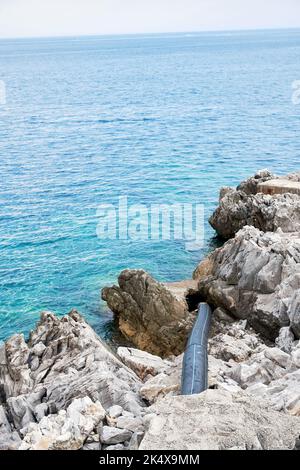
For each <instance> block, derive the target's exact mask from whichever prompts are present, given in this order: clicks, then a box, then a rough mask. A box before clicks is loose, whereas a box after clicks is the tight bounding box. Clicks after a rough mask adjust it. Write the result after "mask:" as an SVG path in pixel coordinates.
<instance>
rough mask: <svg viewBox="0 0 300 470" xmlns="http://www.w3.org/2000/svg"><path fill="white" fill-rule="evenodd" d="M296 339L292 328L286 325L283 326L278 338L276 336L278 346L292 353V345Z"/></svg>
mask: <svg viewBox="0 0 300 470" xmlns="http://www.w3.org/2000/svg"><path fill="white" fill-rule="evenodd" d="M294 341H295V337H294V335H293V333H292V331H291V329H290V328H289V327H288V326H286V327H283V328H281V330H280V331H279V335H278V338H276V346H277V347H278V348H279V349H282V351H284V352H287V353H290V352H291V351H292V347H293V344H294Z"/></svg>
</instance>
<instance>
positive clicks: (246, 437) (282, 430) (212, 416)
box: [139, 390, 300, 451]
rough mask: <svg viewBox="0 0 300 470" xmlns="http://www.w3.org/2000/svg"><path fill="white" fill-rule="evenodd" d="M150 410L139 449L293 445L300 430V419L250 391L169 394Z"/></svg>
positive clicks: (251, 447) (255, 447)
mask: <svg viewBox="0 0 300 470" xmlns="http://www.w3.org/2000/svg"><path fill="white" fill-rule="evenodd" d="M151 410H152V411H153V412H154V413H155V417H152V419H150V422H149V426H148V429H147V431H146V434H145V437H144V439H143V440H142V443H141V445H140V447H139V449H140V450H173V449H177V450H198V451H199V450H223V449H224V450H225V449H228V450H229V449H233V448H238V449H242V448H243V449H263V450H271V449H274V450H275V449H293V448H294V446H295V440H296V438H297V437H298V435H299V432H300V418H298V417H294V416H289V415H287V414H285V413H279V412H276V411H274V410H272V409H271V408H270V407H268V406H266V404H265V403H263V404H261V402H260V401H259V400H258V399H255V398H254V397H251V396H249V395H247V394H245V392H239V393H238V394H231V393H229V392H226V391H223V390H208V391H207V392H204V393H202V394H200V395H193V396H179V397H168V398H165V399H163V400H160V401H158V402H157V403H156V404H155V405H153V406H152V407H151Z"/></svg>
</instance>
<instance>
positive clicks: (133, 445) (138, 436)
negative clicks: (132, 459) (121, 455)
mask: <svg viewBox="0 0 300 470" xmlns="http://www.w3.org/2000/svg"><path fill="white" fill-rule="evenodd" d="M143 437H144V432H135V433H133V434H132V438H131V439H130V441H129V445H128V450H138V448H139V446H140V444H141V442H142V439H143Z"/></svg>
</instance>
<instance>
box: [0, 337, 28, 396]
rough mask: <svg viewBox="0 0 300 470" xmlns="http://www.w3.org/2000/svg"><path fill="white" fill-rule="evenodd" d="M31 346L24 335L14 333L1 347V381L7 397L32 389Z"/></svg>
mask: <svg viewBox="0 0 300 470" xmlns="http://www.w3.org/2000/svg"><path fill="white" fill-rule="evenodd" d="M29 354H30V351H29V348H28V346H27V344H26V343H25V340H24V336H23V335H14V336H12V337H11V338H10V339H9V340H7V341H6V343H5V344H4V345H3V346H2V347H1V348H0V383H1V384H3V386H2V390H3V393H4V396H5V397H11V396H18V395H21V394H25V393H27V392H28V391H30V390H31V388H32V386H33V380H32V378H31V377H30V374H29V368H28V360H29Z"/></svg>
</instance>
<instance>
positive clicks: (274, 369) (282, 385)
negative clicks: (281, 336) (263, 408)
mask: <svg viewBox="0 0 300 470" xmlns="http://www.w3.org/2000/svg"><path fill="white" fill-rule="evenodd" d="M260 349H261V350H260ZM260 349H258V350H257V351H256V352H255V353H254V354H253V355H252V356H251V358H250V359H248V360H247V361H245V362H244V363H242V364H238V365H233V366H232V367H231V369H230V370H228V371H226V374H227V376H229V377H231V378H232V379H233V380H234V381H235V382H236V383H237V384H238V385H239V386H240V387H242V388H243V389H245V390H247V392H248V393H251V394H253V395H257V396H259V397H262V398H263V399H264V400H267V401H269V402H270V403H271V405H272V407H273V408H274V409H275V410H277V411H287V412H288V413H290V414H293V415H297V416H299V415H300V371H299V367H300V345H299V344H298V345H296V346H295V347H293V350H292V353H291V354H287V353H286V352H284V351H282V350H280V349H278V348H274V347H273V348H270V347H266V346H265V347H264V348H260Z"/></svg>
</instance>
